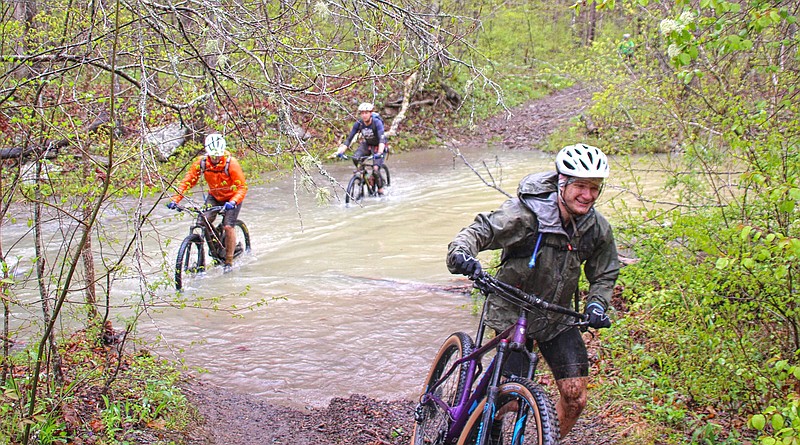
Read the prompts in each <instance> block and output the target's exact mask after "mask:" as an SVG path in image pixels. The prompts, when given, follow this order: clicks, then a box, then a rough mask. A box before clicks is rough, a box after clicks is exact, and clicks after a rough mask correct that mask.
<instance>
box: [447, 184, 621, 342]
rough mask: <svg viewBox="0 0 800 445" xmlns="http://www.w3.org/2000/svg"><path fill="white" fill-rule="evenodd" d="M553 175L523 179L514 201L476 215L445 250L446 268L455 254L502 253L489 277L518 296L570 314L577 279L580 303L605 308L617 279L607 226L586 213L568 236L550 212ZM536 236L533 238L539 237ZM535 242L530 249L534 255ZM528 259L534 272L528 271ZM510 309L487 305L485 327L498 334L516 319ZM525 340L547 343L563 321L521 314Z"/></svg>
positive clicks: (554, 207)
mask: <svg viewBox="0 0 800 445" xmlns="http://www.w3.org/2000/svg"><path fill="white" fill-rule="evenodd" d="M557 181H558V174H557V173H556V172H547V173H538V174H532V175H528V176H526V177H525V178H524V179H523V180H522V181H521V182H520V184H519V188H518V190H517V197H516V198H512V199H509V200H507V201H506V202H505V203H503V205H502V206H501V207H500V208H499V209H497V210H495V211H493V212H490V213H479V214H478V216H476V217H475V221H474V222H473V223H472V224H471V225H470V226H469V227H466V228H464V229H462V230H461V232H459V233H458V235H456V238H455V239H454V240H453V242H451V243H450V245H449V247H448V254H447V266H448V268H449V269H450V271H451V272H453V273H456V272H455V271H454V270H453V260H454V257H455V255H456V253H458V252H463V253H466V254H468V255H471V256H476V255H477V254H478V252H480V251H483V250H495V249H502V257H501V264H500V267H499V269H498V271H497V275H496V276H497V278H499V279H500V280H502V281H504V282H506V283H509V284H512V285H514V286H517V287H519V288H520V289H522V290H524V291H525V292H528V293H532V294H534V295H536V296H538V297H539V298H541V299H543V300H545V301H548V302H551V303H556V304H559V305H561V306H564V307H572V306H573V304H572V301H573V298H574V294H575V291H576V289H577V287H578V281H579V279H580V274H581V265H583V270H584V273H585V275H586V279H587V281H588V282H589V298H588V301H587V304H588V303H590V302H592V301H597V302H599V303H600V304H602V305H603V307H604V308H607V307H608V305H609V303H610V301H611V295H612V292H613V290H614V283H615V282H616V280H617V276H618V275H619V260H618V257H617V248H616V245H615V244H614V235H613V234H612V232H611V225H610V224H609V223H608V221H606V219H605V218H603V216H602V215H600V213H598V212H597V211H596V210H594V209H592V210H591V211H590V212H589V213H588V214H586V215H584V216H581V217H579V218H577V219H576V221H575V227H574V229H573V232H574V233H572V236H569V235H568V234H567V231H566V230H565V229H564V227H563V226H562V224H561V219H560V217H559V210H558V202H557V199H558V183H557ZM540 235H541V238H540ZM537 242H538V245H539V247H538V250H537V248H536V245H537ZM534 251H535V252H536V259H535V265H534V266H533V267H529V266H530V263H531V257H532V255H534ZM518 314H519V310H518V309H517V308H516V307H514V305H512V304H510V303H508V302H506V301H504V300H501V299H500V298H497V297H493V298H490V304H489V307H488V309H487V313H486V321H487V324H488V325H489V326H490V327H491V328H493V329H495V330H497V331H501V330H503V329H505V328H507V327H508V326H510V325H511V324H513V323H514V322H516V320H517V316H518ZM527 316H528V336H529V337H533V338H535V339H537V340H540V341H547V340H550V339H552V338H553V337H555V336H556V335H558V334H559V333H561V332H563V331H564V330H566V329H567V328H568V326H565V325H564V324H563V322H564V321H568V320H571V319H570V318H569V317H566V316H563V315H559V314H555V313H552V312H543V311H536V312H529V313H528V314H527Z"/></svg>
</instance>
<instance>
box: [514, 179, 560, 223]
mask: <svg viewBox="0 0 800 445" xmlns="http://www.w3.org/2000/svg"><path fill="white" fill-rule="evenodd" d="M517 197H519V200H520V201H521V202H522V203H523V204H524V205H525V206H526V207H528V208H529V209H530V210H531V211H532V212H533V213H534V214H536V217H537V218H538V220H539V231H540V232H547V233H564V229H563V228H562V227H561V217H560V215H559V211H558V172H554V171H553V172H544V173H533V174H530V175H528V176H526V177H524V178H523V179H522V181H520V183H519V187H517Z"/></svg>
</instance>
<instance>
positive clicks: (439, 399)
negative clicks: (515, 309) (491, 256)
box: [411, 272, 588, 445]
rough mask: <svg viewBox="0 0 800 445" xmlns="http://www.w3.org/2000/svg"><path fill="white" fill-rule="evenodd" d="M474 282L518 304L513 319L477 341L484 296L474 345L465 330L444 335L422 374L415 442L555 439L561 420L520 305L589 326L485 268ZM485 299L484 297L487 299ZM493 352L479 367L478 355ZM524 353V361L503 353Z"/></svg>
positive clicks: (493, 443)
mask: <svg viewBox="0 0 800 445" xmlns="http://www.w3.org/2000/svg"><path fill="white" fill-rule="evenodd" d="M472 279H473V280H474V282H475V283H474V284H475V287H476V288H478V289H480V291H481V292H483V293H484V294H486V295H488V294H492V295H494V296H496V297H500V298H503V299H505V300H507V301H510V302H512V303H514V304H516V305H519V307H520V312H519V318H518V319H517V322H516V323H515V324H514V325H512V326H511V327H509V328H508V329H506V330H505V331H504V332H502V333H500V334H498V335H497V336H496V337H494V338H492V339H491V340H489V341H488V342H487V343H486V344H485V345H481V339H483V334H484V331H485V324H484V320H485V314H486V306H487V305H486V302H484V305H483V313H482V315H481V321H480V323H479V325H478V332H477V334H476V336H475V338H476V339H477V340H478V343H477V344H475V343H474V342H473V341H472V338H470V336H469V335H468V334H466V333H464V332H457V333H455V334H452V335H450V337H448V338H447V340H445V342H444V344H443V345H442V347H441V348H440V349H439V352H438V354H437V355H436V359H435V360H434V362H433V366H432V367H431V369H430V372H429V373H428V377H427V379H426V381H425V387H424V389H423V391H422V395H421V396H420V401H419V404H418V405H417V407H416V409H415V412H414V417H415V420H416V426H415V428H414V434H413V436H412V441H411V443H412V444H413V445H429V444H433V445H450V444H458V445H501V444H502V445H528V444H531V445H532V444H538V445H556V444H558V441H559V434H560V433H559V425H558V417H557V415H556V411H555V407H554V406H553V402H552V400H551V399H550V397H549V396H548V394H547V392H546V391H545V389H544V388H543V387H542V386H540V385H539V384H537V383H535V382H534V380H533V376H534V374H535V373H536V365H537V363H538V360H539V357H538V355H537V354H535V353H532V352H530V351H528V350H527V349H526V348H525V340H526V339H525V332H527V318H526V316H525V313H526V311H531V310H533V311H537V310H545V311H551V312H557V313H560V314H565V315H568V316H571V317H573V318H575V320H576V322H575V323H571V325H575V326H581V327H585V326H587V325H588V322H587V320H586V316H585V315H584V314H581V313H578V312H575V311H573V310H570V309H567V308H565V307H561V306H558V305H555V304H552V303H548V302H546V301H543V300H541V299H540V298H538V297H536V296H534V295H530V294H527V293H525V292H522V291H521V290H519V289H517V288H515V287H513V286H511V285H509V284H506V283H503V282H502V281H499V280H497V279H496V278H494V277H492V276H491V275H489V274H487V273H485V272H484V273H482V274H481V275H479V276H477V277H473V278H472ZM487 300H488V298H487ZM491 351H496V354H495V355H494V357H493V358H492V360H491V361H490V362H489V365H488V366H487V367H486V369H485V372H484V370H483V357H484V356H485V355H486V354H487V353H489V352H491ZM514 354H517V355H518V356H519V355H520V354H521V355H522V356H523V357H524V356H527V359H528V362H527V367H526V366H522V367H521V368H520V367H519V366H513V365H512V364H511V363H510V362H509V361H508V360H507V358H509V357H511V356H512V355H514ZM522 362H523V363H525V361H524V360H523V361H522Z"/></svg>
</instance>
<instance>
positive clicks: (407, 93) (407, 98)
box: [386, 71, 417, 137]
mask: <svg viewBox="0 0 800 445" xmlns="http://www.w3.org/2000/svg"><path fill="white" fill-rule="evenodd" d="M416 83H417V72H416V71H415V72H414V73H413V74H411V75H410V76H408V78H406V80H405V81H404V82H403V103H402V104H401V105H400V111H399V112H398V113H397V116H395V117H394V119H392V126H391V127H390V128H389V131H387V132H386V136H388V137H391V136H395V135H396V134H397V130H398V128H399V127H400V122H403V119H405V118H406V111H408V105H409V104H410V103H411V96H413V95H414V85H415V84H416Z"/></svg>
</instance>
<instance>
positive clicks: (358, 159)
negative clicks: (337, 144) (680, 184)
mask: <svg viewBox="0 0 800 445" xmlns="http://www.w3.org/2000/svg"><path fill="white" fill-rule="evenodd" d="M385 156H386V152H383V153H381V156H380V157H381V158H383V157H385ZM336 157H337V158H339V159H345V160H347V159H355V160H356V161H358V162H364V161H367V160H370V159H375V157H374V156H373V155H366V156H360V157H358V158H356V157H355V156H348V155H346V154H344V153H342V154H340V155H336Z"/></svg>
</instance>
